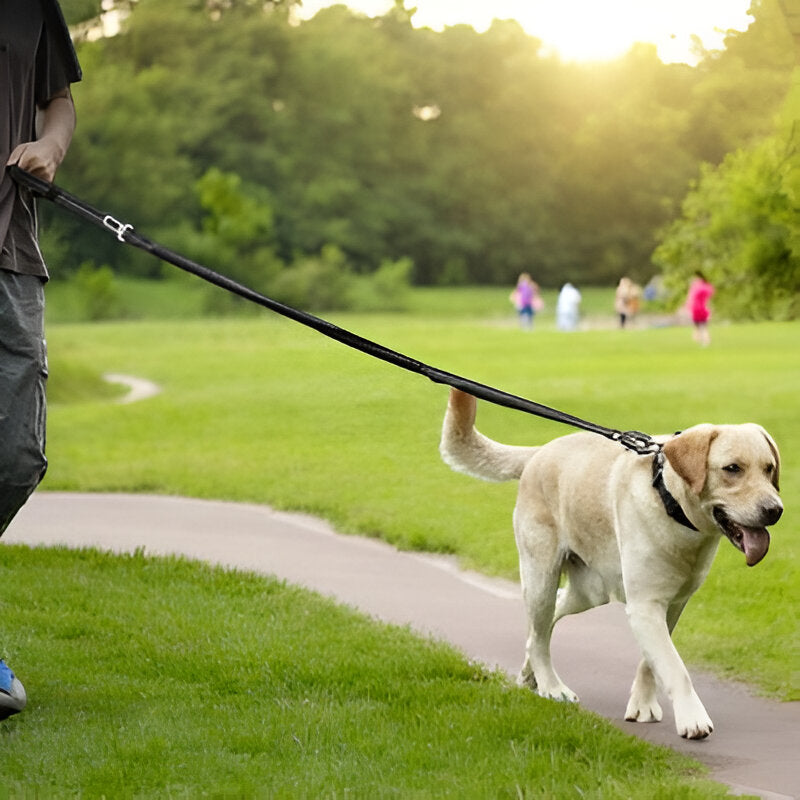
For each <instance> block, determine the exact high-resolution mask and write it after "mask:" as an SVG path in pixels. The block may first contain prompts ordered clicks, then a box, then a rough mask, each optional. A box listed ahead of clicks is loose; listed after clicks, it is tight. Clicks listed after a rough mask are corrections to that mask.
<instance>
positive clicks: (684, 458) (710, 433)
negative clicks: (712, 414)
mask: <svg viewBox="0 0 800 800" xmlns="http://www.w3.org/2000/svg"><path fill="white" fill-rule="evenodd" d="M717 433H718V431H717V429H716V428H715V427H714V426H713V425H698V426H696V427H694V428H690V429H689V430H687V431H684V432H683V433H681V434H679V435H678V436H676V437H675V438H674V439H670V440H669V441H668V442H667V443H666V444H665V445H664V455H665V456H666V457H667V461H669V463H670V466H671V467H672V469H674V470H675V472H677V473H678V475H680V477H681V478H683V480H685V481H686V483H688V484H689V488H690V489H691V490H692V491H693V492H694V493H695V494H700V492H702V491H703V487H704V486H705V485H706V476H707V475H708V451H709V448H710V447H711V442H713V441H714V439H716V437H717Z"/></svg>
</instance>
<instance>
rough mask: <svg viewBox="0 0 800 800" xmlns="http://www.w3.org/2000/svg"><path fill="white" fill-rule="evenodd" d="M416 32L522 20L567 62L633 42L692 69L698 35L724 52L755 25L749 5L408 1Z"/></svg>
mask: <svg viewBox="0 0 800 800" xmlns="http://www.w3.org/2000/svg"><path fill="white" fill-rule="evenodd" d="M333 4H334V3H333V0H303V5H302V8H301V9H300V12H299V16H300V17H301V18H303V19H308V18H309V17H311V16H313V15H314V14H315V13H316V12H317V11H318V10H319V9H320V8H322V7H324V6H328V5H333ZM345 4H346V5H348V6H350V8H352V9H354V10H355V11H359V12H362V13H364V14H367V15H368V16H379V15H381V14H384V13H386V11H387V10H388V9H390V8H391V7H392V6H393V2H392V0H347V2H346V3H345ZM415 6H416V8H417V12H416V13H415V14H414V17H413V22H414V25H415V26H416V27H429V28H433V29H435V30H441V29H442V28H443V27H445V26H448V25H457V24H459V23H466V24H468V25H472V27H474V28H475V29H476V30H478V31H484V30H486V29H487V28H488V27H489V26H490V25H491V23H492V20H493V19H516V20H517V21H518V22H519V23H520V25H522V27H523V28H524V29H525V30H526V31H527V32H528V33H529V34H530V35H531V36H535V37H537V38H538V39H540V40H542V43H543V47H544V50H545V51H546V52H556V53H557V54H558V55H559V56H560V57H561V58H562V59H564V60H566V61H601V60H608V59H613V58H618V57H619V56H622V55H624V54H625V53H626V52H627V51H628V50H630V48H631V46H632V45H633V44H634V43H635V42H650V43H652V44H655V45H656V46H657V47H658V53H659V56H660V57H661V59H662V60H663V61H665V62H672V61H687V62H689V63H694V60H695V59H694V58H693V57H692V55H691V49H692V48H691V41H692V35H696V36H698V37H699V38H700V40H701V41H702V43H703V46H704V47H705V48H706V49H709V50H713V49H719V48H721V47H722V41H723V38H724V32H725V31H726V30H728V29H734V30H738V31H744V30H746V29H747V26H748V25H749V24H750V23H751V22H752V18H751V17H750V16H749V15H748V14H747V10H748V8H749V7H750V0H700V2H698V0H606V2H600V0H492V2H486V0H416V2H414V1H413V0H408V1H407V2H406V7H415Z"/></svg>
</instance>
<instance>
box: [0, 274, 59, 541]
mask: <svg viewBox="0 0 800 800" xmlns="http://www.w3.org/2000/svg"><path fill="white" fill-rule="evenodd" d="M46 384H47V345H46V343H45V340H44V281H43V280H42V278H40V277H37V276H36V275H20V274H17V273H15V272H9V271H7V270H4V269H0V534H2V532H3V531H5V529H6V528H7V527H8V525H9V523H10V522H11V520H12V519H13V518H14V516H15V515H16V513H17V511H19V510H20V508H22V506H23V505H24V504H25V501H26V500H27V499H28V498H29V497H30V495H31V494H32V493H33V490H34V489H35V488H36V487H37V486H38V485H39V482H40V481H41V480H42V478H43V477H44V473H45V470H46V469H47V459H46V458H45V455H44V449H45V420H46V411H47V406H46V401H45V387H46Z"/></svg>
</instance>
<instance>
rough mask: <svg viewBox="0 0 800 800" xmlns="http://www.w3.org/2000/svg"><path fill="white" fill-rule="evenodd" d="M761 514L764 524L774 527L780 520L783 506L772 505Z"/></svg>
mask: <svg viewBox="0 0 800 800" xmlns="http://www.w3.org/2000/svg"><path fill="white" fill-rule="evenodd" d="M763 513H764V524H765V525H774V524H775V523H776V522H777V521H778V520H779V519H780V518H781V514H783V506H782V505H774V506H768V507H765V508H764V511H763Z"/></svg>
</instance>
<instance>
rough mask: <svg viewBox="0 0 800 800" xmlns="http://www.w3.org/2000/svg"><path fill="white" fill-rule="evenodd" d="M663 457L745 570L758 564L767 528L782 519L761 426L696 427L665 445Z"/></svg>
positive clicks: (775, 466)
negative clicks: (735, 551) (739, 555)
mask: <svg viewBox="0 0 800 800" xmlns="http://www.w3.org/2000/svg"><path fill="white" fill-rule="evenodd" d="M664 455H665V456H666V458H667V461H668V462H669V464H670V466H671V467H672V468H673V469H674V470H675V472H676V473H677V474H678V475H679V476H680V477H681V478H682V479H683V480H684V481H685V482H686V484H687V485H688V488H689V491H690V493H691V494H693V495H696V496H697V499H698V501H699V503H700V505H701V507H702V508H703V509H704V510H705V511H706V513H708V514H709V515H710V516H711V518H712V519H713V520H714V522H715V523H716V525H717V527H718V528H719V529H720V530H721V531H722V533H724V534H725V536H727V537H728V539H730V541H731V543H732V544H733V545H734V546H735V547H737V548H738V549H739V550H741V551H742V552H743V553H744V554H745V556H746V558H747V565H748V566H750V567H752V566H754V565H755V564H757V563H758V562H759V561H761V559H762V558H764V556H765V555H766V554H767V550H768V549H769V532H768V531H767V526H769V525H774V524H775V523H776V522H777V521H778V520H779V519H780V516H781V514H782V513H783V504H782V503H781V500H780V497H779V496H778V489H779V486H778V481H779V477H780V454H779V453H778V447H777V445H776V444H775V442H774V441H773V439H772V437H771V436H770V435H769V434H768V433H767V432H766V431H765V430H764V429H763V428H762V427H761V426H760V425H753V424H746V425H697V426H695V427H694V428H689V429H688V430H686V431H684V432H683V433H681V434H679V435H678V436H675V437H674V438H673V439H670V440H669V441H668V442H666V444H665V445H664Z"/></svg>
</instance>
